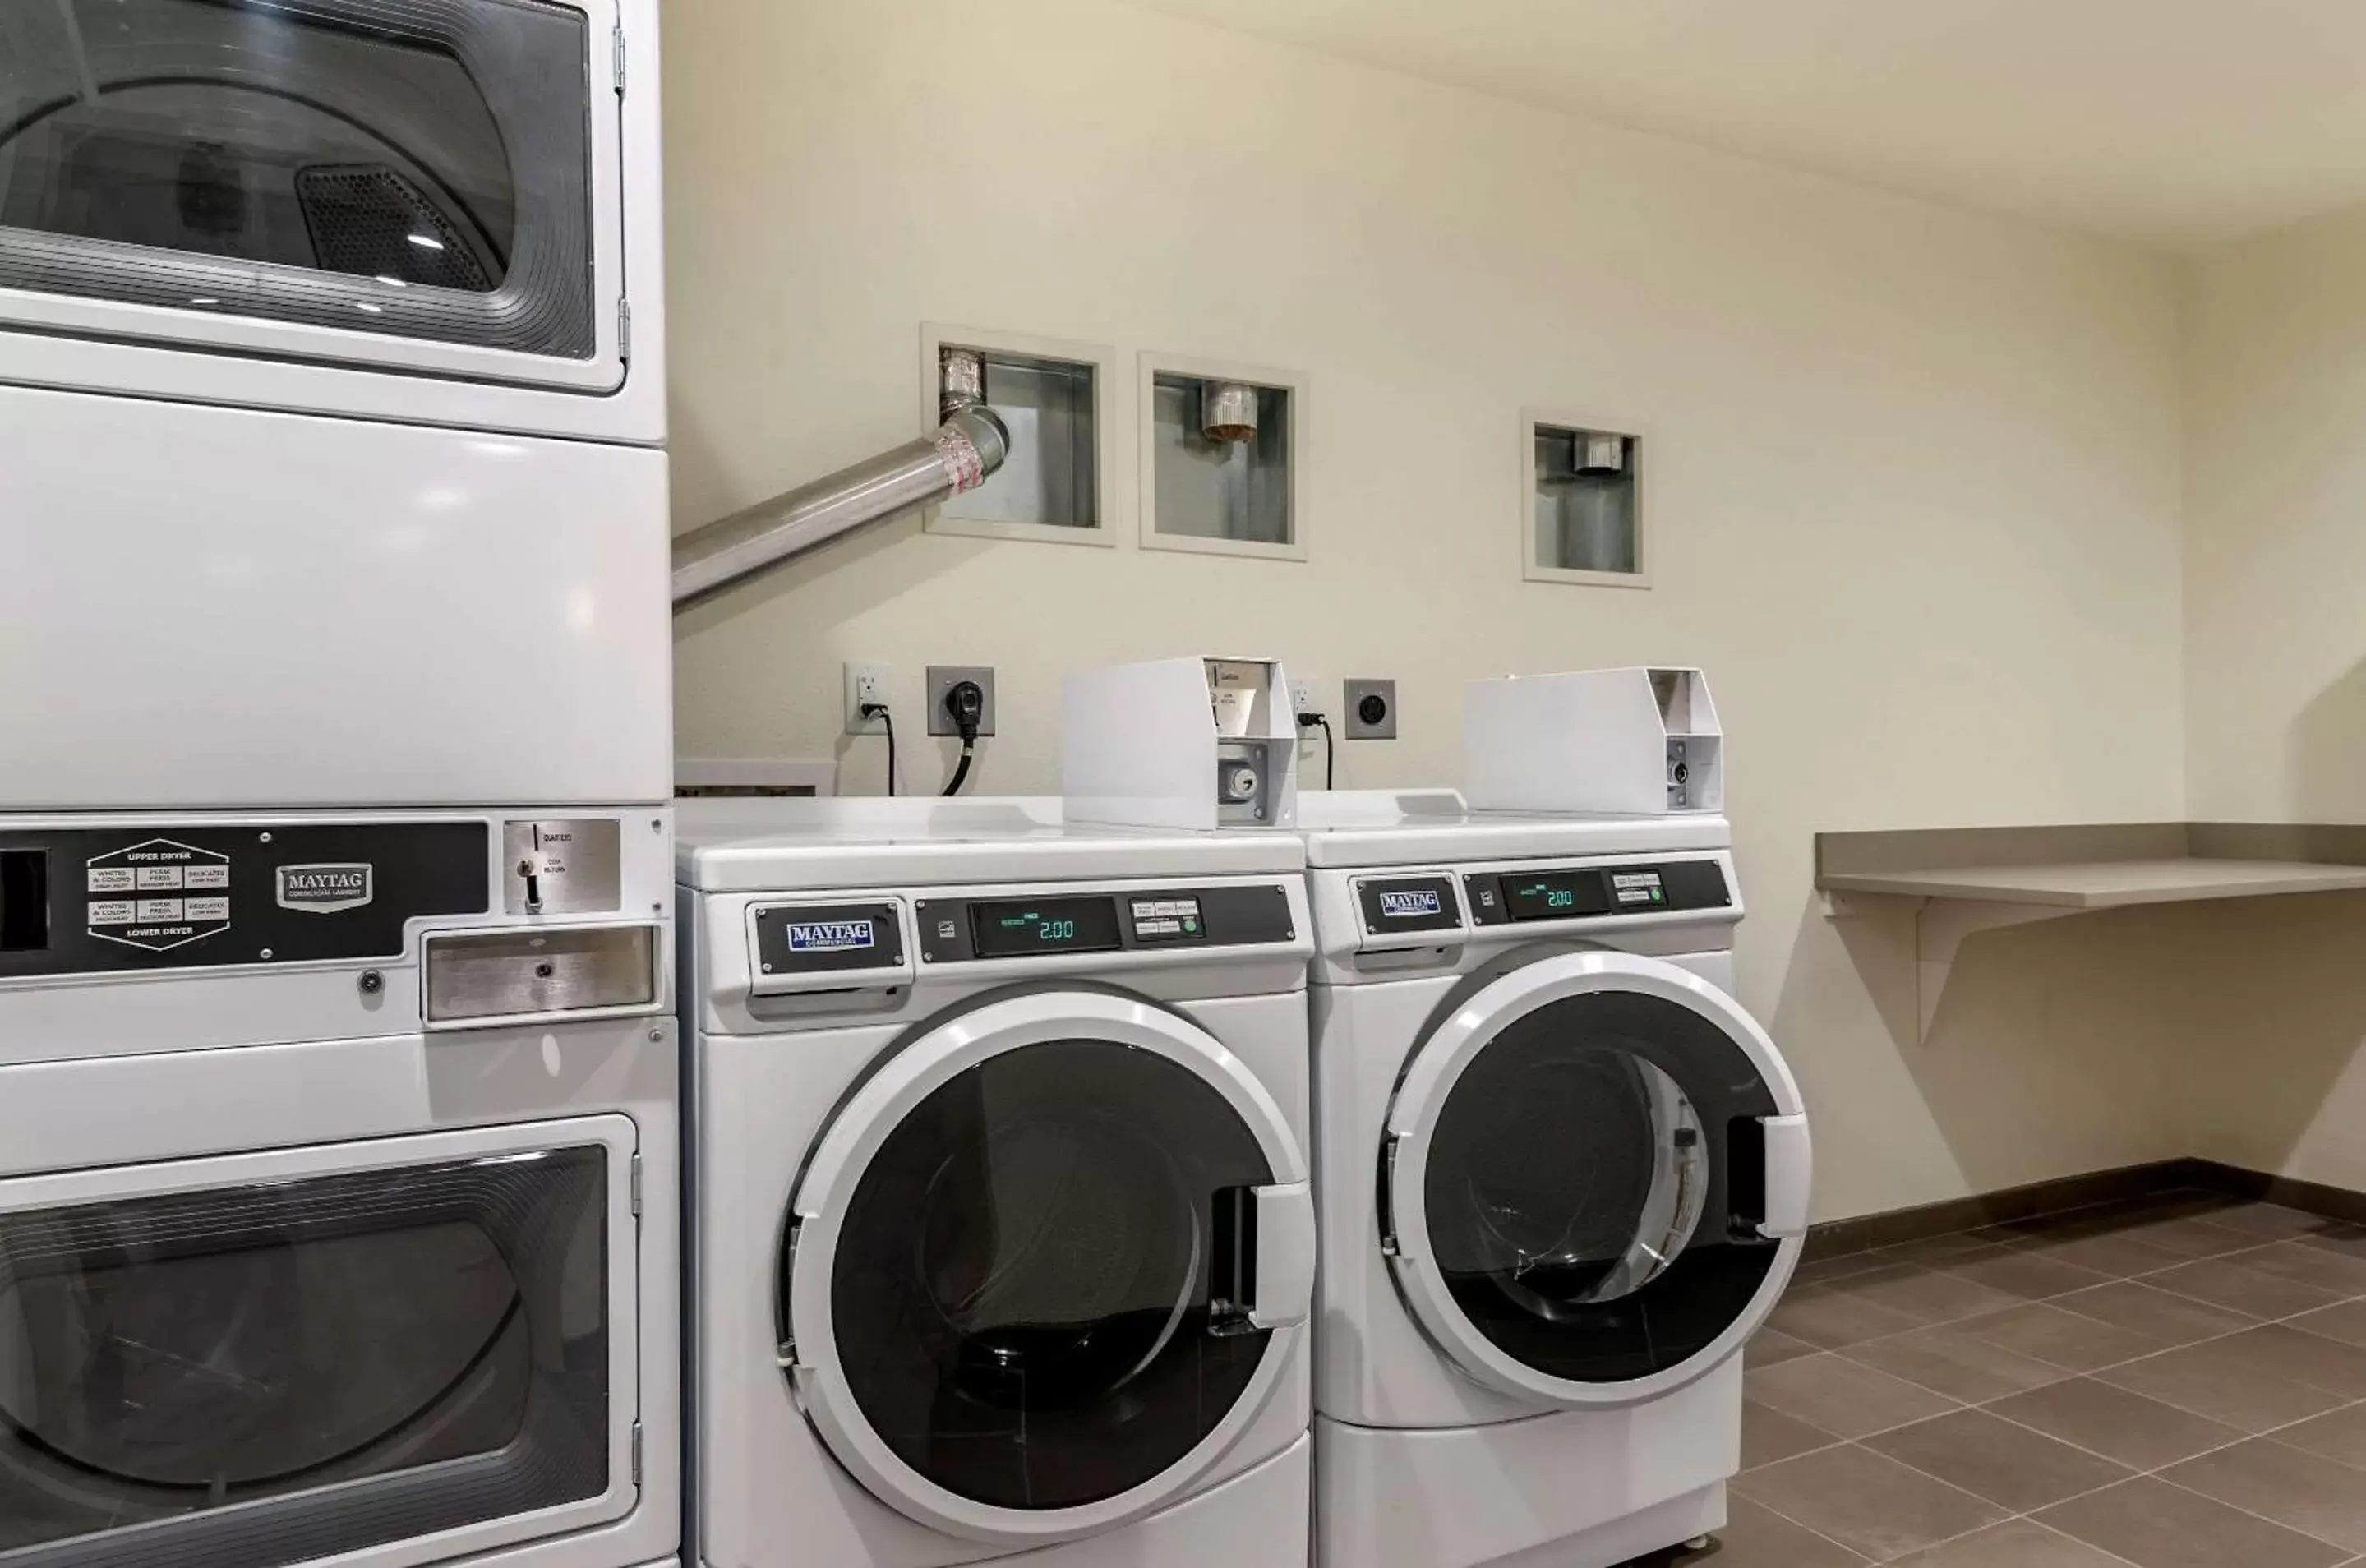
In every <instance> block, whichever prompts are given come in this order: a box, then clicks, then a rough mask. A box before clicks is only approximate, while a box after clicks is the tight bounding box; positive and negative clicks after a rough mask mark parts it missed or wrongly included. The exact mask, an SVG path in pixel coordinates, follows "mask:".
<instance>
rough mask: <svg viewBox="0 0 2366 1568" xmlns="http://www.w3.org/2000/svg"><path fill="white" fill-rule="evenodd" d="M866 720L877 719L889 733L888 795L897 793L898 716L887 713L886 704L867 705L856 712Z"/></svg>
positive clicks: (881, 726)
mask: <svg viewBox="0 0 2366 1568" xmlns="http://www.w3.org/2000/svg"><path fill="white" fill-rule="evenodd" d="M854 711H855V712H857V713H859V714H861V715H862V716H863V717H865V718H875V719H877V720H878V721H879V726H880V728H883V729H884V730H885V731H886V732H887V793H888V794H889V795H893V794H895V793H896V716H895V715H894V714H892V713H890V712H888V711H887V705H886V704H885V703H865V704H863V705H862V706H861V707H859V708H857V709H855V710H854Z"/></svg>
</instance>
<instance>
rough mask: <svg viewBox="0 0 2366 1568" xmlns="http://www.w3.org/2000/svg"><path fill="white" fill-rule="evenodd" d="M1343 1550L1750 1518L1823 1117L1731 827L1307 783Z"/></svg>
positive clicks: (1460, 1558)
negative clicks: (1766, 1393)
mask: <svg viewBox="0 0 2366 1568" xmlns="http://www.w3.org/2000/svg"><path fill="white" fill-rule="evenodd" d="M1300 827H1301V835H1302V837H1303V838H1304V840H1305V843H1306V849H1307V864H1308V871H1307V878H1308V886H1309V889H1310V894H1311V898H1312V903H1313V912H1314V923H1315V932H1316V937H1317V941H1318V943H1319V946H1320V952H1319V954H1318V956H1317V958H1316V960H1315V964H1314V971H1313V977H1314V985H1313V1030H1314V1073H1315V1085H1314V1092H1315V1106H1316V1110H1315V1148H1316V1163H1317V1170H1316V1185H1317V1190H1318V1193H1319V1196H1320V1204H1321V1214H1322V1236H1323V1267H1322V1270H1321V1280H1322V1283H1321V1287H1320V1291H1319V1296H1318V1303H1317V1323H1318V1325H1319V1331H1318V1334H1317V1339H1316V1372H1315V1408H1316V1423H1315V1452H1316V1470H1317V1485H1316V1523H1315V1540H1316V1555H1317V1561H1318V1562H1321V1563H1322V1564H1324V1565H1325V1568H1467V1565H1472V1564H1480V1563H1487V1564H1496V1565H1505V1568H1508V1565H1510V1564H1520V1565H1522V1568H1527V1565H1530V1564H1535V1565H1542V1564H1546V1563H1549V1564H1551V1565H1552V1568H1607V1565H1608V1564H1612V1563H1617V1562H1625V1561H1626V1560H1628V1558H1631V1557H1635V1556H1638V1555H1639V1554H1641V1553H1644V1552H1647V1551H1655V1550H1658V1549H1660V1548H1662V1547H1666V1546H1670V1545H1673V1544H1675V1543H1677V1542H1680V1541H1684V1540H1689V1539H1691V1538H1693V1537H1696V1536H1699V1535H1703V1534H1707V1533H1708V1532H1709V1531H1711V1530H1713V1529H1717V1528H1718V1527H1720V1526H1721V1525H1722V1524H1723V1523H1724V1519H1725V1482H1726V1479H1727V1477H1729V1475H1731V1474H1732V1473H1733V1472H1735V1471H1736V1470H1737V1469H1738V1468H1739V1461H1740V1443H1741V1347H1742V1343H1743V1341H1744V1340H1745V1339H1746V1338H1747V1337H1749V1335H1750V1334H1751V1333H1752V1330H1753V1329H1754V1328H1756V1327H1757V1325H1759V1324H1761V1323H1762V1322H1763V1321H1764V1319H1765V1317H1766V1315H1767V1314H1768V1313H1769V1312H1770V1311H1772V1310H1773V1308H1774V1305H1775V1301H1776V1298H1777V1297H1778V1296H1779V1295H1780V1294H1781V1292H1782V1291H1783V1289H1784V1287H1785V1285H1786V1283H1787V1282H1788V1280H1789V1279H1790V1277H1791V1274H1792V1271H1793V1269H1795V1268H1796V1267H1797V1260H1798V1255H1799V1250H1800V1247H1801V1245H1802V1239H1803V1235H1804V1232H1805V1230H1806V1226H1807V1210H1808V1176H1809V1169H1808V1166H1809V1146H1808V1124H1807V1119H1806V1116H1805V1114H1804V1110H1803V1107H1802V1105H1801V1102H1800V1098H1799V1091H1798V1089H1797V1086H1796V1085H1795V1084H1794V1083H1793V1081H1792V1077H1791V1074H1790V1071H1789V1069H1788V1068H1787V1067H1786V1066H1785V1064H1784V1061H1783V1058H1782V1056H1781V1055H1780V1054H1779V1053H1778V1052H1777V1051H1776V1050H1775V1045H1774V1044H1773V1043H1772V1042H1771V1041H1770V1040H1769V1039H1768V1038H1767V1036H1766V1032H1765V1031H1764V1030H1763V1029H1762V1028H1761V1027H1760V1026H1759V1025H1758V1023H1757V1022H1756V1021H1753V1020H1752V1018H1751V1016H1750V1014H1749V1013H1748V1012H1746V1011H1745V1010H1743V1009H1742V1008H1741V1006H1740V1005H1739V1004H1738V1003H1737V1002H1735V1001H1734V1000H1733V998H1732V997H1731V995H1730V994H1729V993H1730V990H1731V987H1732V958H1731V951H1730V947H1731V935H1732V931H1733V927H1734V925H1735V923H1736V922H1737V921H1738V920H1739V919H1741V895H1740V893H1739V891H1738V890H1737V888H1736V886H1735V882H1734V873H1733V863H1732V858H1731V855H1730V854H1729V852H1728V843H1729V829H1728V827H1727V825H1726V823H1725V821H1724V819H1723V818H1718V817H1711V816H1701V815H1692V816H1685V815H1668V816H1658V817H1649V818H1643V817H1637V818H1608V817H1597V818H1578V817H1566V818H1542V817H1514V816H1501V815H1492V814H1486V813H1469V812H1466V811H1464V810H1463V809H1462V808H1461V806H1460V802H1459V799H1458V798H1457V797H1455V796H1454V795H1452V794H1451V793H1450V792H1439V793H1437V794H1433V795H1422V796H1406V797H1402V798H1399V797H1391V796H1387V795H1349V794H1346V793H1342V794H1340V795H1313V794H1310V795H1303V796H1301V802H1300Z"/></svg>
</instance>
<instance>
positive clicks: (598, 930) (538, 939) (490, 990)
mask: <svg viewBox="0 0 2366 1568" xmlns="http://www.w3.org/2000/svg"><path fill="white" fill-rule="evenodd" d="M426 963H427V1018H428V1021H430V1022H432V1023H454V1022H464V1021H475V1020H479V1019H494V1018H513V1017H527V1016H534V1015H537V1014H544V1013H571V1012H587V1011H599V1010H608V1009H614V1008H635V1007H648V1006H649V1005H650V1004H652V1003H654V1002H655V1001H656V1000H657V996H658V971H657V945H656V936H655V933H654V932H653V931H652V930H651V929H650V928H649V927H648V926H598V927H588V928H585V929H583V930H580V931H576V930H565V929H560V930H544V931H486V932H473V933H468V934H463V935H458V936H439V937H430V938H429V939H428V942H427V960H426Z"/></svg>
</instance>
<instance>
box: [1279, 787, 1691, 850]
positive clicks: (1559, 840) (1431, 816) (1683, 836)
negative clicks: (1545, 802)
mask: <svg viewBox="0 0 2366 1568" xmlns="http://www.w3.org/2000/svg"><path fill="white" fill-rule="evenodd" d="M1298 831H1299V836H1300V837H1301V839H1303V840H1305V843H1306V863H1307V865H1308V866H1309V867H1311V868H1314V869H1322V868H1325V867H1360V866H1391V865H1436V864H1442V863H1455V862H1463V861H1484V860H1504V861H1511V860H1534V859H1540V858H1545V857H1551V856H1574V855H1624V854H1661V853H1668V852H1682V851H1691V850H1722V849H1729V848H1731V847H1732V844H1733V829H1732V828H1731V826H1730V825H1729V824H1728V823H1727V821H1726V819H1725V818H1723V817H1720V816H1714V815H1709V814H1707V813H1698V812H1692V813H1683V814H1670V815H1667V816H1658V817H1587V816H1577V815H1570V816H1531V815H1527V814H1522V813H1515V812H1509V811H1473V810H1471V809H1470V807H1468V806H1467V805H1465V804H1464V803H1463V800H1462V797H1461V795H1458V794H1457V793H1456V792H1454V791H1453V790H1450V789H1439V790H1404V791H1393V790H1308V791H1305V792H1303V793H1301V795H1299V797H1298Z"/></svg>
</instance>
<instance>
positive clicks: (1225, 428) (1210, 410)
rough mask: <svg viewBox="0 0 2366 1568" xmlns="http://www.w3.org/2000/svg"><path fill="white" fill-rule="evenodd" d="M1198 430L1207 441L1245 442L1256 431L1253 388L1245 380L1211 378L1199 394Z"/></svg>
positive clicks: (1255, 393)
mask: <svg viewBox="0 0 2366 1568" xmlns="http://www.w3.org/2000/svg"><path fill="white" fill-rule="evenodd" d="M1256 432H1257V389H1256V388H1255V387H1252V386H1250V385H1249V384H1248V383H1247V382H1245V381H1211V382H1209V383H1208V384H1207V385H1206V387H1205V388H1203V389H1201V390H1200V434H1204V435H1205V436H1207V438H1208V439H1209V440H1211V441H1248V440H1251V439H1254V438H1255V437H1256Z"/></svg>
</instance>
